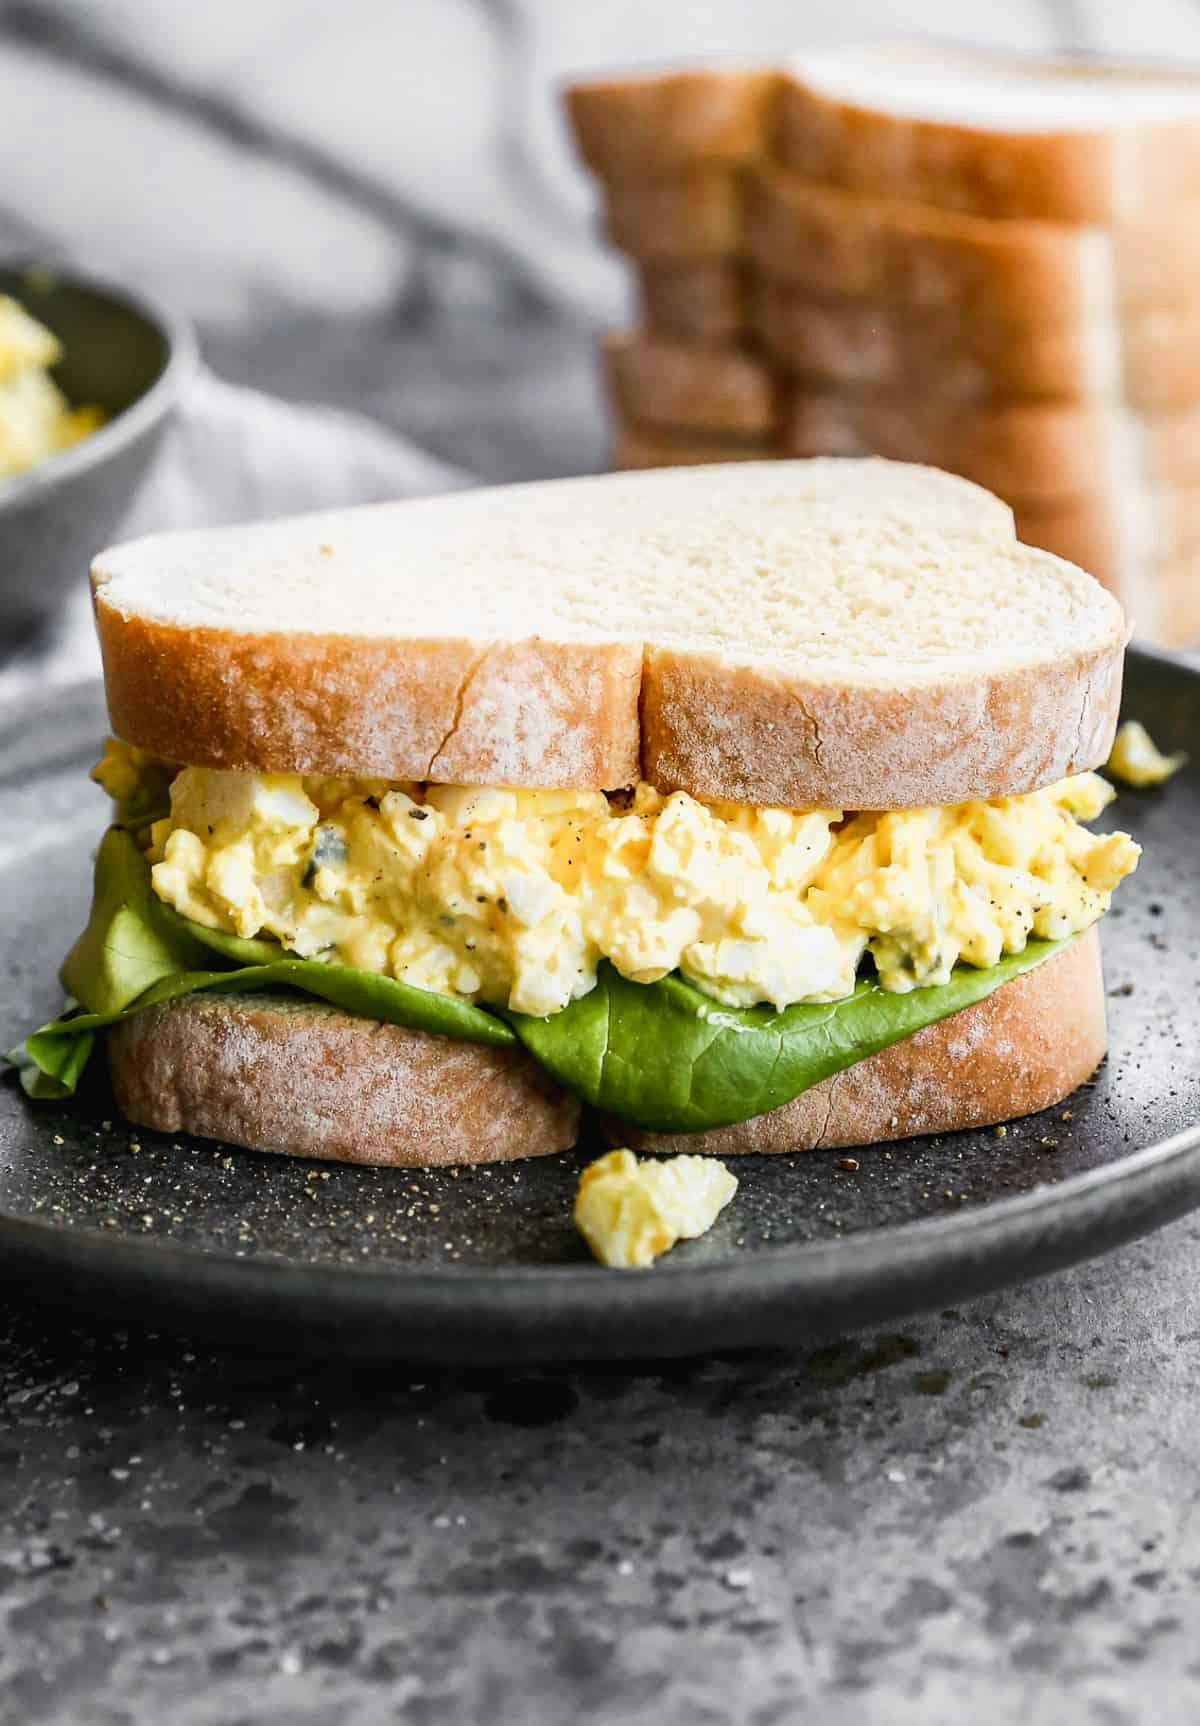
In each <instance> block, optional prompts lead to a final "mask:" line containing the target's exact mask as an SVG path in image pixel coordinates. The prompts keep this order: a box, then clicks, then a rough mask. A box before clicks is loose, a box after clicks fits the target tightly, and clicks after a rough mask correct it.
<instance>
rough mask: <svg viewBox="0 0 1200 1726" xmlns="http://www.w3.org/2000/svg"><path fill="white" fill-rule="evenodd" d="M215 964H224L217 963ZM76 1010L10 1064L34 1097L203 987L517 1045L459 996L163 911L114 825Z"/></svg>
mask: <svg viewBox="0 0 1200 1726" xmlns="http://www.w3.org/2000/svg"><path fill="white" fill-rule="evenodd" d="M214 959H216V960H219V961H222V963H221V964H220V965H219V966H215V965H214ZM61 977H62V983H63V987H64V988H65V989H66V990H67V992H68V994H69V995H71V996H72V997H74V1003H77V1004H78V1009H82V1010H78V1009H77V1008H76V1006H75V1005H74V1004H73V1005H72V1008H71V1010H70V1011H68V1012H67V1013H65V1014H64V1015H63V1016H62V1017H60V1018H58V1019H55V1020H52V1021H51V1023H50V1024H48V1025H43V1026H42V1027H41V1029H40V1030H37V1031H34V1032H33V1033H32V1034H31V1035H30V1036H29V1037H27V1038H26V1039H25V1042H24V1043H23V1044H22V1045H21V1046H20V1047H19V1048H17V1049H14V1050H13V1051H12V1052H11V1054H9V1055H8V1057H7V1059H8V1060H9V1061H10V1062H12V1063H13V1064H14V1065H15V1066H17V1067H19V1068H20V1070H21V1083H22V1085H23V1086H24V1088H25V1090H26V1091H27V1092H28V1093H29V1094H30V1095H31V1096H35V1097H44V1098H56V1097H65V1096H70V1095H71V1094H72V1093H73V1092H74V1090H75V1088H76V1086H77V1085H78V1083H79V1080H80V1077H81V1076H82V1074H83V1071H84V1068H85V1067H86V1065H87V1061H88V1056H89V1055H90V1053H91V1050H92V1047H93V1045H94V1043H95V1038H96V1033H97V1031H101V1030H103V1029H105V1028H106V1027H107V1026H109V1025H114V1024H117V1023H119V1022H120V1020H122V1019H126V1018H128V1017H129V1016H130V1015H131V1014H132V1013H140V1012H143V1011H144V1010H145V1009H146V1008H147V1007H154V1006H158V1005H159V1004H160V1003H161V1002H163V1001H173V1000H177V999H178V998H179V997H180V996H182V995H190V994H194V993H196V992H197V991H198V990H209V991H213V992H215V993H217V994H234V993H243V992H245V991H247V990H255V989H272V988H288V989H298V990H300V991H301V993H303V994H306V995H316V996H318V997H320V999H322V1000H325V1001H330V1002H332V1003H334V1005H336V1006H339V1007H342V1008H344V1009H345V1011H346V1012H348V1013H358V1014H360V1015H362V1016H363V1017H365V1018H369V1019H383V1020H385V1021H386V1022H387V1023H389V1024H393V1025H407V1026H409V1027H411V1028H412V1029H414V1030H420V1031H429V1032H432V1033H433V1034H434V1035H435V1036H440V1037H454V1038H457V1039H458V1040H460V1041H466V1042H474V1043H491V1044H506V1043H512V1042H513V1040H514V1038H513V1033H512V1031H511V1030H510V1029H509V1028H508V1026H507V1025H506V1024H505V1023H504V1021H503V1020H502V1019H499V1018H497V1017H496V1015H495V1014H493V1013H489V1012H486V1011H485V1010H484V1009H483V1008H482V1007H475V1006H472V1005H471V1003H470V1002H469V1001H461V1000H458V999H457V998H456V997H454V996H451V995H439V994H436V993H434V991H433V990H431V989H417V988H414V987H413V985H412V984H411V983H401V982H398V981H397V980H396V979H395V978H394V977H382V976H379V975H378V974H376V973H375V972H370V971H356V970H354V969H353V968H352V967H351V966H349V965H331V964H326V963H325V962H324V961H322V960H319V959H297V958H294V957H291V956H288V955H286V954H285V953H284V950H283V948H282V947H280V945H279V944H278V942H276V941H263V940H244V939H242V938H241V937H240V936H237V935H228V934H225V933H223V932H222V931H220V930H217V929H205V928H202V927H201V926H200V924H198V923H192V922H190V921H189V920H188V919H187V918H186V917H181V916H180V915H179V913H178V912H177V911H175V910H174V909H172V907H170V906H169V905H164V904H163V903H162V901H161V900H160V899H159V898H158V897H157V896H156V894H155V893H154V890H153V887H152V886H151V883H150V869H149V866H148V864H147V863H146V860H145V858H144V857H143V856H142V853H141V851H140V850H139V849H138V847H137V844H136V842H135V841H134V839H133V838H132V836H131V835H130V834H129V833H127V832H126V831H125V830H124V829H122V828H120V827H110V828H109V829H108V831H107V833H105V835H104V838H103V839H102V840H101V842H100V848H99V850H98V851H97V853H96V873H95V886H94V890H93V897H92V911H91V915H90V917H89V918H88V925H87V928H86V929H85V930H84V932H83V934H82V935H81V936H80V937H79V940H78V941H77V942H76V943H75V945H74V947H73V948H72V949H71V951H70V953H69V954H68V955H67V959H66V961H65V963H64V965H63V968H62V973H61Z"/></svg>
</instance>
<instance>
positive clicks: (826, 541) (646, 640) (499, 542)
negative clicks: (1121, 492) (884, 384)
mask: <svg viewBox="0 0 1200 1726" xmlns="http://www.w3.org/2000/svg"><path fill="white" fill-rule="evenodd" d="M93 582H94V589H95V604H96V620H97V626H98V631H99V636H100V645H101V651H102V654H103V659H104V672H105V682H106V687H107V695H108V703H109V712H110V717H111V720H112V724H113V728H114V730H115V731H116V733H117V735H118V736H121V737H124V738H125V739H127V740H128V741H129V742H131V743H134V744H138V745H140V746H141V747H142V748H144V749H147V750H150V751H152V752H153V753H155V754H157V755H160V756H162V757H164V758H166V759H167V760H172V761H182V762H191V763H195V764H199V765H206V766H215V767H223V768H231V769H240V770H264V771H265V770H278V771H297V772H311V773H328V774H352V775H357V776H364V777H366V776H369V777H380V778H387V779H402V780H410V779H415V780H427V779H432V780H439V781H442V782H449V783H454V784H490V785H528V786H579V787H583V786H590V787H596V788H602V789H609V788H613V787H618V786H622V785H626V784H629V783H630V782H631V781H632V780H634V779H635V778H636V777H637V776H638V775H639V773H640V774H641V775H642V776H644V777H645V778H647V779H649V780H651V781H652V782H653V783H655V784H657V785H659V786H660V787H662V788H663V789H664V790H674V789H682V790H686V791H690V792H692V793H694V794H696V795H698V796H701V797H706V798H730V799H734V800H736V801H740V802H747V803H757V804H773V803H778V804H782V805H787V806H791V807H796V808H806V807H822V808H828V807H833V808H888V807H901V806H907V805H913V804H928V803H935V804H937V803H952V802H958V801H962V800H964V799H968V798H974V797H987V796H1001V795H1007V794H1012V793H1020V792H1024V791H1028V790H1030V789H1032V788H1033V787H1035V786H1037V785H1040V784H1044V783H1047V782H1049V781H1051V780H1054V779H1058V778H1060V777H1062V776H1063V775H1065V774H1068V773H1072V772H1076V771H1080V770H1082V769H1084V768H1088V767H1093V766H1096V765H1097V764H1098V763H1099V762H1101V761H1103V760H1104V759H1105V758H1106V756H1107V752H1108V747H1109V743H1110V741H1111V737H1112V734H1113V730H1114V727H1115V723H1116V714H1117V705H1118V700H1119V694H1120V682H1121V661H1122V655H1123V648H1124V644H1125V638H1126V628H1125V621H1124V617H1123V614H1122V612H1121V609H1120V607H1119V606H1118V604H1117V603H1116V601H1115V600H1113V599H1112V598H1111V597H1110V596H1109V595H1107V594H1106V593H1105V592H1104V591H1103V590H1102V589H1101V588H1100V587H1099V585H1098V584H1097V583H1096V582H1094V581H1093V580H1092V578H1091V577H1090V576H1087V575H1085V574H1084V573H1083V572H1082V571H1081V570H1079V569H1076V568H1075V567H1074V566H1073V565H1071V564H1067V563H1064V562H1061V561H1060V560H1058V559H1056V558H1054V557H1051V556H1049V555H1048V554H1045V553H1042V552H1037V551H1033V550H1031V549H1030V548H1028V547H1026V546H1022V545H1019V544H1018V543H1017V540H1016V538H1015V534H1014V530H1013V526H1012V516H1011V513H1010V512H1009V510H1008V509H1007V507H1006V506H1005V505H1003V504H1001V503H1000V502H999V501H998V500H997V499H995V498H993V497H992V496H990V494H988V493H987V492H984V491H982V490H980V489H978V488H976V487H974V486H972V485H970V484H968V483H967V482H964V481H961V480H957V479H954V478H952V477H951V476H949V475H946V474H941V473H937V472H935V471H933V470H930V469H923V468H919V467H909V466H905V465H902V464H894V463H887V462H879V461H873V460H866V461H839V460H836V459H835V460H826V461H821V460H817V461H801V462H764V463H758V462H748V463H738V464H731V465H730V466H727V467H711V468H707V469H702V470H695V469H688V470H666V471H662V472H657V473H641V474H614V475H606V476H600V477H595V478H589V479H582V480H561V481H553V482H550V483H545V484H538V485H525V486H510V487H504V488H501V489H496V490H491V491H478V492H473V493H466V494H456V495H454V496H451V497H442V498H431V499H425V500H420V501H415V502H405V503H397V504H388V505H380V506H374V507H370V508H365V509H359V510H346V511H342V512H340V513H336V514H329V515H313V516H308V517H298V518H294V519H292V520H287V521H281V522H274V523H265V524H260V525H257V526H251V527H242V528H228V529H216V530H213V531H210V532H202V533H178V534H164V535H160V536H157V537H152V538H149V539H143V540H139V541H135V542H134V543H132V544H130V545H126V546H123V547H118V548H116V549H115V550H112V551H107V552H104V553H102V554H101V555H100V556H99V557H98V558H97V559H96V562H95V565H94V567H93Z"/></svg>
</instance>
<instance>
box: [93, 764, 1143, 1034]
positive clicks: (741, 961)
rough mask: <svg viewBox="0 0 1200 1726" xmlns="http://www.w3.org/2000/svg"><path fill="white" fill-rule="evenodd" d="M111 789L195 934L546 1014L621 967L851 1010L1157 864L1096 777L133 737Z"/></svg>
mask: <svg viewBox="0 0 1200 1726" xmlns="http://www.w3.org/2000/svg"><path fill="white" fill-rule="evenodd" d="M94 777H95V778H96V779H97V780H98V781H99V782H100V783H101V784H102V785H103V786H104V787H105V789H106V790H108V791H109V793H110V795H112V796H113V797H114V798H115V799H116V800H117V801H118V804H119V805H120V806H121V808H122V809H123V810H124V811H126V812H133V813H132V815H131V816H130V820H131V823H132V824H133V825H134V826H135V827H138V828H140V832H139V840H140V842H141V843H142V845H143V848H144V850H145V852H146V855H147V858H148V861H149V862H150V864H151V877H152V882H153V887H154V891H155V893H156V894H157V895H158V897H159V898H160V899H162V900H164V901H165V902H166V903H167V904H169V905H171V906H173V907H174V908H175V909H176V910H177V911H179V912H180V913H182V915H183V916H185V917H187V918H190V919H191V920H192V921H193V922H195V923H199V924H202V925H204V926H206V927H208V928H211V929H219V930H224V931H228V932H230V933H233V934H237V935H240V936H254V935H270V936H274V937H275V938H276V939H278V940H279V941H280V942H281V943H282V945H283V946H284V947H285V948H286V949H288V950H289V951H290V952H292V953H295V954H297V955H299V956H301V957H303V958H329V959H333V960H336V961H338V962H339V963H341V964H344V965H350V966H353V967H355V968H357V969H359V970H362V971H373V972H380V973H383V974H386V975H388V976H392V977H396V978H399V979H400V980H401V981H403V982H406V983H410V984H413V985H415V986H417V987H420V988H424V989H432V990H436V991H439V992H441V993H444V994H449V995H455V996H459V997H462V998H466V999H468V1000H471V1001H478V1002H480V1003H483V1004H485V1005H489V1006H496V1007H508V1008H510V1009H511V1010H513V1011H514V1012H518V1013H522V1014H528V1015H531V1016H533V1017H538V1018H542V1017H545V1016H547V1015H550V1014H553V1013H556V1012H558V1011H560V1010H561V1009H562V1008H564V1007H565V1006H567V1005H568V1003H569V1002H571V1001H573V1000H576V999H577V998H578V997H580V996H582V995H585V994H587V993H588V991H589V990H591V989H592V988H593V987H594V986H595V983H596V972H597V966H598V965H599V964H600V963H601V961H602V960H605V959H607V960H608V961H610V962H611V964H612V965H613V966H614V967H615V968H616V970H617V971H618V972H620V974H621V975H622V976H624V977H627V978H629V979H630V980H632V981H634V982H637V983H653V982H655V981H657V980H658V979H659V978H661V977H664V976H666V975H667V974H668V973H670V972H672V971H676V970H678V971H679V972H681V973H682V975H683V976H684V977H686V978H687V979H688V980H689V981H691V982H692V983H694V984H695V985H696V986H697V987H698V988H700V989H702V990H703V991H705V992H706V993H707V994H708V995H710V996H711V997H713V998H714V999H715V1000H717V1001H719V1002H722V1003H724V1004H727V1005H729V1006H734V1007H746V1006H752V1005H754V1004H756V1003H759V1002H769V1003H770V1004H771V1005H773V1006H774V1007H776V1008H783V1007H786V1006H789V1005H791V1004H792V1003H794V1002H802V1001H804V1002H809V1001H811V1002H820V1001H836V1000H840V999H842V998H843V997H844V996H846V995H848V994H850V993H851V991H852V990H853V989H854V986H855V981H856V978H857V976H858V972H859V969H860V966H861V965H862V964H863V962H864V960H865V959H868V958H869V960H870V961H871V963H872V964H873V966H874V970H875V972H876V974H877V976H878V980H879V982H880V983H881V984H882V985H883V987H884V988H886V989H889V990H895V991H906V990H909V989H913V988H916V987H918V986H924V985H928V984H939V983H947V982H948V981H949V980H950V974H951V972H952V970H953V969H954V966H955V965H956V964H958V963H960V962H961V963H966V964H968V965H973V966H979V967H988V966H992V965H994V964H996V963H997V962H998V961H999V959H1000V958H1001V957H1002V956H1003V955H1004V954H1009V953H1017V952H1019V951H1020V950H1021V949H1022V948H1023V947H1024V946H1025V943H1026V941H1027V940H1028V939H1029V938H1030V937H1031V936H1039V937H1044V938H1046V939H1050V940H1060V939H1063V938H1065V937H1066V936H1068V935H1072V934H1075V933H1078V932H1079V931H1081V930H1083V929H1086V928H1087V927H1089V925H1090V924H1092V923H1094V922H1095V921H1096V920H1097V919H1098V918H1099V917H1100V916H1101V915H1102V914H1103V913H1104V911H1106V910H1107V908H1108V904H1109V897H1110V895H1111V893H1112V891H1113V889H1114V888H1115V887H1116V885H1117V883H1118V882H1119V881H1120V880H1121V879H1122V878H1123V877H1124V876H1126V875H1128V874H1129V873H1130V872H1131V871H1132V870H1133V869H1134V867H1135V866H1136V863H1137V859H1138V856H1139V854H1140V852H1139V847H1138V846H1137V845H1136V844H1134V842H1133V840H1132V839H1130V838H1129V836H1128V835H1127V834H1124V833H1110V834H1093V833H1091V832H1089V831H1088V829H1087V828H1086V827H1085V826H1083V825H1082V823H1083V822H1085V821H1088V820H1090V819H1092V818H1093V817H1094V816H1096V815H1098V814H1099V813H1100V812H1101V810H1102V809H1104V807H1105V806H1106V804H1108V803H1109V801H1110V800H1111V798H1112V796H1113V792H1112V789H1111V787H1110V786H1109V785H1108V784H1107V783H1106V782H1105V781H1104V780H1103V779H1101V778H1099V777H1098V776H1097V775H1096V774H1093V773H1084V774H1080V775H1079V776H1077V777H1075V778H1072V779H1066V780H1063V781H1062V782H1061V783H1059V784H1056V785H1050V786H1047V787H1045V788H1044V789H1042V790H1039V791H1034V792H1030V793H1028V794H1027V795H1025V796H1022V797H1005V798H996V799H993V800H991V801H987V802H975V803H965V804H959V805H956V806H953V807H945V808H917V809H901V810H892V811H888V812H885V813H878V812H876V813H853V812H847V811H843V810H838V809H816V810H792V809H772V808H757V807H750V806H746V805H741V804H736V803H702V802H699V801H698V800H697V799H696V798H694V797H690V796H688V795H686V794H685V793H683V792H674V793H672V794H671V795H669V796H665V795H663V794H662V793H660V792H659V791H657V790H655V789H654V788H653V787H652V786H650V785H646V784H640V785H637V786H636V787H634V788H633V790H632V791H630V792H623V793H619V794H608V795H606V794H604V793H602V792H598V791H525V790H495V789H479V788H470V787H463V786H450V785H416V784H406V785H398V784H390V783H387V782H385V781H381V780H359V779H333V778H319V777H310V776H301V775H299V774H292V773H231V772H220V771H216V770H212V769H208V768H202V767H184V768H183V769H182V770H180V771H177V772H176V771H174V770H173V769H165V768H164V767H163V766H162V764H159V763H154V762H152V761H150V760H149V759H148V758H147V757H146V756H144V755H142V754H141V752H139V751H137V750H134V749H131V748H130V747H129V746H127V745H125V744H121V743H117V742H110V743H109V744H108V745H106V748H105V753H104V758H103V759H102V761H101V762H100V764H99V765H98V766H97V768H96V769H95V771H94ZM168 781H169V802H170V813H169V814H168V815H165V816H162V817H161V818H160V819H157V820H154V821H153V822H148V821H145V822H143V819H142V818H143V816H148V814H149V812H150V811H151V810H152V808H153V806H154V804H155V802H156V801H159V800H160V798H161V794H162V791H163V790H165V788H166V786H167V784H168ZM156 786H159V787H160V790H159V791H158V792H157V793H156V790H155V787H156ZM160 807H161V802H160Z"/></svg>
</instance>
